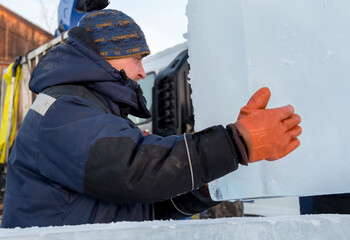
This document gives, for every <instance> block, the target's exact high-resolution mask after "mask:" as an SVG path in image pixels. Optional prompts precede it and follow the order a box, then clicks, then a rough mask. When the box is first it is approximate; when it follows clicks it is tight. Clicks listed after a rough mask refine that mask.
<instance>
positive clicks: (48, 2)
mask: <svg viewBox="0 0 350 240" xmlns="http://www.w3.org/2000/svg"><path fill="white" fill-rule="evenodd" d="M59 2H60V0H0V4H2V5H4V6H5V7H7V8H9V9H10V10H12V11H13V12H15V13H17V14H19V15H21V16H22V17H24V18H26V19H27V20H29V21H30V22H32V23H34V24H36V25H38V26H40V27H41V28H43V29H45V30H47V31H48V32H50V33H54V31H55V29H56V28H57V9H58V5H59ZM186 5H187V0H176V1H174V0H172V1H170V0H150V1H145V0H129V1H125V0H124V1H122V0H110V4H109V6H108V7H107V8H110V9H117V10H120V11H122V12H124V13H126V14H127V15H129V16H131V17H132V18H134V20H135V21H136V22H137V23H138V24H139V25H140V27H141V28H142V30H143V32H144V33H145V35H146V39H147V42H148V45H149V47H150V49H151V51H152V53H156V52H159V51H161V50H164V49H166V48H168V47H171V46H174V45H176V44H178V43H182V42H184V41H186V39H185V38H184V37H183V35H184V33H186V32H187V17H186V15H185V12H186Z"/></svg>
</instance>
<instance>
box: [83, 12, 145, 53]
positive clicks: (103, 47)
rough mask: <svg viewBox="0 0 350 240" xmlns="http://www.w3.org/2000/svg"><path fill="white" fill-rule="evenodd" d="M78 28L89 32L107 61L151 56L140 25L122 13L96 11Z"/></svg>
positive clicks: (86, 15) (85, 18) (86, 17)
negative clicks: (136, 56)
mask: <svg viewBox="0 0 350 240" xmlns="http://www.w3.org/2000/svg"><path fill="white" fill-rule="evenodd" d="M78 26H80V27H82V28H84V29H85V31H87V32H88V33H89V34H90V35H91V37H92V38H93V40H94V42H95V43H96V45H97V47H98V49H99V51H100V55H101V56H102V57H104V58H106V59H112V58H123V57H131V56H135V55H139V54H141V55H148V54H150V53H151V52H150V50H149V47H148V46H147V42H146V38H145V35H144V34H143V32H142V30H141V28H140V27H139V25H137V24H136V22H135V21H134V20H133V19H132V18H131V17H129V16H128V15H126V14H124V13H123V12H121V11H117V10H110V9H105V10H95V11H92V12H89V13H87V14H85V15H84V16H83V17H82V18H81V20H80V21H79V23H78Z"/></svg>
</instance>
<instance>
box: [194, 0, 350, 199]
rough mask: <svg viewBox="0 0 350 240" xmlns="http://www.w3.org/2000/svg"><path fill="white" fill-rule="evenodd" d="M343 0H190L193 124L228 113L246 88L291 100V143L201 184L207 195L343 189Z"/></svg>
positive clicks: (348, 106) (347, 140) (349, 138)
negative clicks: (288, 149) (295, 137)
mask: <svg viewBox="0 0 350 240" xmlns="http://www.w3.org/2000/svg"><path fill="white" fill-rule="evenodd" d="M349 9H350V2H349V1H319V0H310V1H304V0H294V1H288V2H286V1H279V0H269V1H267V0H244V1H241V0H220V1H212V0H190V1H189V3H188V6H187V15H188V19H189V25H188V34H187V37H188V40H189V56H190V59H189V62H190V64H191V71H190V77H191V84H192V89H193V94H192V98H193V104H194V109H195V122H196V130H197V131H198V130H201V129H204V128H206V127H208V126H211V125H215V124H223V125H226V124H227V123H231V122H234V121H235V120H236V118H237V115H238V112H239V109H240V108H241V107H242V106H244V105H245V104H246V102H247V101H248V99H249V97H250V96H251V94H253V93H254V92H255V91H256V90H257V89H259V88H260V87H263V86H267V87H269V88H270V89H271V92H272V97H271V100H270V103H269V105H268V107H270V108H272V107H279V106H283V105H287V104H292V105H293V106H294V107H295V109H296V112H297V113H298V114H299V115H301V117H302V124H301V126H302V127H303V134H302V136H301V137H300V140H301V146H300V147H299V148H298V149H297V150H296V151H295V152H293V153H292V154H290V155H289V156H287V157H286V158H284V159H282V160H280V161H277V162H266V161H265V162H261V163H254V164H250V165H249V166H248V167H242V166H241V167H240V168H239V170H238V171H236V172H234V173H232V174H229V175H227V176H225V177H223V178H221V179H219V180H217V181H215V182H213V183H211V184H210V190H211V193H212V196H214V198H216V199H240V198H250V197H261V196H262V197H265V196H297V195H313V194H324V193H340V192H350V178H349V172H350V164H349V163H350V157H349V156H350V147H349V145H350V130H349V127H348V126H349V119H350V94H349V92H350V67H349V63H350V41H349V40H350V31H349V29H350V15H349Z"/></svg>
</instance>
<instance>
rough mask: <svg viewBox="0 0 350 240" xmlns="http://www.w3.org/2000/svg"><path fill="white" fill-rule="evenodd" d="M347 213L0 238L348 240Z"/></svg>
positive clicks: (126, 225)
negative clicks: (343, 214)
mask: <svg viewBox="0 0 350 240" xmlns="http://www.w3.org/2000/svg"><path fill="white" fill-rule="evenodd" d="M349 225H350V216H341V215H320V216H298V217H269V218H226V219H213V220H184V221H154V222H139V223H135V222H122V223H112V224H93V225H80V226H64V227H45V228H37V227H33V228H26V229H0V239H11V240H17V239H22V240H35V239H40V240H45V239H57V240H59V239H64V240H66V239H70V240H75V239H79V240H81V239H84V240H95V239H96V240H97V239H98V240H100V239H104V240H108V239H128V240H132V239H135V240H136V239H143V240H147V239H150V240H157V239H169V240H171V239H174V240H175V239H176V240H177V239H222V240H224V239H244V240H249V239H283V240H289V239H290V240H298V239H303V240H304V239H337V240H341V239H344V240H345V239H346V240H347V239H349V238H350V229H349Z"/></svg>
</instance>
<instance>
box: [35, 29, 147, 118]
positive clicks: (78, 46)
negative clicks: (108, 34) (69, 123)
mask: <svg viewBox="0 0 350 240" xmlns="http://www.w3.org/2000/svg"><path fill="white" fill-rule="evenodd" d="M72 35H73V34H69V37H68V39H67V44H60V45H58V46H57V47H55V48H53V49H52V50H50V51H49V52H48V53H47V54H46V55H45V56H44V57H43V58H42V59H41V60H40V62H39V63H38V65H37V66H36V68H35V69H34V71H33V73H32V76H31V80H30V82H29V88H30V90H31V91H33V92H34V93H36V94H38V93H40V92H41V91H43V90H44V89H45V88H48V87H51V86H55V85H62V84H74V85H85V86H87V87H88V88H90V89H91V90H93V91H94V92H96V93H98V95H99V96H102V97H103V98H104V99H103V100H104V101H107V103H108V104H109V105H110V106H111V105H113V103H114V104H120V103H122V104H123V106H127V107H130V108H131V109H130V110H129V111H126V112H130V113H131V114H132V115H135V116H137V117H145V118H148V117H150V113H149V111H148V110H147V108H146V99H145V98H144V97H143V93H142V90H141V88H140V85H139V84H138V83H136V82H135V81H133V80H131V79H129V78H128V77H127V76H126V75H125V74H123V73H122V72H121V71H118V70H117V69H115V68H114V67H112V66H111V65H110V64H109V63H108V62H107V61H106V60H105V59H104V58H102V57H101V56H100V55H99V53H97V52H96V51H95V50H94V48H93V47H90V46H89V45H88V44H86V41H85V42H84V39H82V37H81V38H80V39H79V35H76V34H74V36H72ZM80 36H81V35H80ZM85 37H86V36H85ZM112 108H113V106H112Z"/></svg>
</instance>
